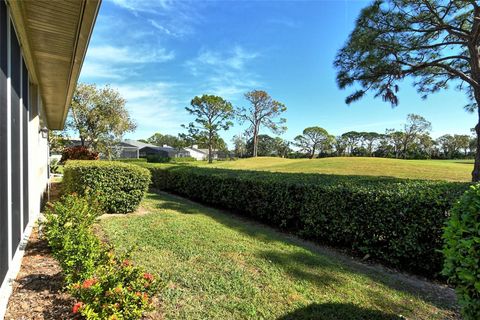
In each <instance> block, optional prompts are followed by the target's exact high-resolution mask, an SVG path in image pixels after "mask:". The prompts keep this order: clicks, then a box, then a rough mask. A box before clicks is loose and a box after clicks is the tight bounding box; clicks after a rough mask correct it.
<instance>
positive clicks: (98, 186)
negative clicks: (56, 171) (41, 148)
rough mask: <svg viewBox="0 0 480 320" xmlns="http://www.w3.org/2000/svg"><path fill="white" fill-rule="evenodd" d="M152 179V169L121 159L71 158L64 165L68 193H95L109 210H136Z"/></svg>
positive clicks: (116, 211)
mask: <svg viewBox="0 0 480 320" xmlns="http://www.w3.org/2000/svg"><path fill="white" fill-rule="evenodd" d="M149 183H150V172H149V171H148V170H146V169H145V168H142V167H140V166H137V165H134V164H128V163H122V162H118V161H80V160H78V161H72V160H70V161H68V162H67V164H66V165H65V169H64V177H63V188H64V191H65V192H66V193H72V192H76V193H78V194H79V195H85V194H86V193H88V192H92V193H94V194H95V195H96V196H97V197H98V198H99V199H100V200H101V203H102V206H103V209H104V210H105V211H106V212H109V213H127V212H132V211H134V210H135V209H136V208H137V207H138V205H139V204H140V201H141V200H142V198H143V196H144V195H145V192H146V191H147V189H148V185H149Z"/></svg>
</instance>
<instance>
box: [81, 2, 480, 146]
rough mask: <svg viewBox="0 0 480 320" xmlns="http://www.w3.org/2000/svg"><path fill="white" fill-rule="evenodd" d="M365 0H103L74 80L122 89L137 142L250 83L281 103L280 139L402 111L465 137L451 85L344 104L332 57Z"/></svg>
mask: <svg viewBox="0 0 480 320" xmlns="http://www.w3.org/2000/svg"><path fill="white" fill-rule="evenodd" d="M368 3H369V1H363V0H331V1H328V0H323V1H322V0H317V1H260V0H257V1H233V0H232V1H227V0H224V1H199V0H197V1H169V0H104V1H103V3H102V7H101V10H100V13H99V16H98V19H97V22H96V26H95V30H94V33H93V36H92V39H91V42H90V47H89V50H88V52H87V57H86V60H85V63H84V66H83V69H82V73H81V75H80V81H82V82H89V83H96V84H99V85H104V84H110V85H111V86H112V87H114V88H117V89H118V90H119V91H120V92H121V94H122V95H123V96H124V97H125V98H126V99H127V101H128V102H127V108H128V109H129V111H130V113H131V115H132V117H133V118H134V119H135V121H136V122H137V125H138V128H137V130H136V131H135V132H134V133H132V134H128V135H127V137H129V138H134V139H140V138H147V137H149V136H150V135H152V134H153V133H155V132H161V133H164V134H166V133H168V134H175V135H176V134H177V133H179V132H181V131H182V128H181V124H186V123H188V122H190V121H191V120H192V118H191V117H190V116H189V115H188V114H187V112H186V111H185V109H184V108H185V106H187V105H188V104H189V102H190V100H191V99H192V98H193V97H194V96H195V95H201V94H204V93H207V94H216V95H220V96H222V97H224V98H225V99H227V100H229V101H231V102H232V103H233V104H234V105H236V106H246V105H247V103H246V101H245V100H244V99H243V94H244V93H245V92H247V91H249V90H252V89H262V90H266V91H267V92H269V93H270V94H271V96H272V97H273V98H274V99H276V100H279V101H281V102H283V103H285V104H286V106H287V109H288V110H287V112H286V114H285V117H286V118H287V126H288V131H287V132H286V133H285V134H283V135H282V137H283V138H285V139H290V140H291V139H293V138H294V137H295V136H296V135H298V134H300V133H301V131H302V130H303V129H304V128H305V127H308V126H316V125H318V126H321V127H324V128H325V129H327V130H328V131H329V132H330V133H331V134H335V135H338V134H341V133H343V132H346V131H350V130H357V131H377V132H384V131H385V129H386V128H400V127H401V125H402V123H403V122H404V121H405V118H406V116H407V114H409V113H417V114H420V115H422V116H424V117H425V118H426V119H427V120H429V121H431V122H432V127H433V130H432V135H433V136H434V137H438V136H440V135H442V134H445V133H458V134H465V133H467V134H468V133H469V131H470V128H472V127H473V126H474V125H475V121H476V119H475V115H473V114H469V113H467V112H465V111H464V110H463V106H464V105H465V104H466V102H467V101H466V98H465V95H464V94H463V93H461V92H457V91H455V90H454V89H451V90H449V91H445V92H442V93H439V94H435V95H432V96H430V97H429V98H428V99H427V100H422V99H421V98H420V96H419V95H418V94H417V93H416V92H415V90H414V89H413V88H412V87H411V86H410V85H409V81H405V83H404V84H403V85H402V86H401V90H400V95H399V97H400V105H399V106H398V107H396V108H391V107H390V106H389V105H388V104H386V103H384V102H383V101H382V100H381V99H374V98H373V96H367V97H365V98H364V99H362V100H361V101H360V102H356V103H354V104H352V105H350V106H347V105H346V104H345V103H344V100H345V97H346V96H347V94H348V93H350V91H341V90H339V89H338V88H337V86H336V83H335V69H334V68H333V66H332V62H333V60H334V57H335V54H336V52H337V50H338V49H339V48H340V47H341V46H342V44H343V43H344V42H345V41H346V39H347V37H348V34H349V33H350V31H351V30H352V29H353V26H354V22H355V19H356V17H357V16H358V13H359V11H360V10H361V8H363V7H364V6H366V5H367V4H368ZM244 129H245V128H244V126H240V125H238V124H236V125H235V126H234V127H233V128H231V129H230V130H229V131H228V132H222V136H223V137H224V139H225V140H226V141H227V142H230V139H231V137H232V136H233V135H234V134H238V133H241V132H243V130H244ZM263 133H268V132H267V131H266V130H264V131H263Z"/></svg>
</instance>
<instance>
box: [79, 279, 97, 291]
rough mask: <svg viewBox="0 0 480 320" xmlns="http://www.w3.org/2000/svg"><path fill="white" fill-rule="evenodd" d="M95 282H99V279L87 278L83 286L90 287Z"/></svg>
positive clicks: (84, 287)
mask: <svg viewBox="0 0 480 320" xmlns="http://www.w3.org/2000/svg"><path fill="white" fill-rule="evenodd" d="M95 283H97V279H87V280H85V281H84V282H83V284H82V288H83V289H88V288H90V287H91V286H93V285H94V284H95Z"/></svg>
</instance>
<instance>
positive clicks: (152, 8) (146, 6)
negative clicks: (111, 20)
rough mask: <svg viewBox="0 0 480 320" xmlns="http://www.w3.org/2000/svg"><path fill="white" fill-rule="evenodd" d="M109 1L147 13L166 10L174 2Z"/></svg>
mask: <svg viewBox="0 0 480 320" xmlns="http://www.w3.org/2000/svg"><path fill="white" fill-rule="evenodd" d="M110 2H112V3H114V4H116V5H117V6H119V7H122V8H124V9H127V10H130V11H133V12H147V13H155V12H157V11H158V10H168V9H170V8H171V7H172V5H173V3H174V1H172V0H110Z"/></svg>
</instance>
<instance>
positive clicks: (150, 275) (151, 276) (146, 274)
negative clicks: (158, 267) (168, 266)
mask: <svg viewBox="0 0 480 320" xmlns="http://www.w3.org/2000/svg"><path fill="white" fill-rule="evenodd" d="M143 278H144V279H146V280H148V281H153V275H152V274H150V273H144V274H143Z"/></svg>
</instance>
